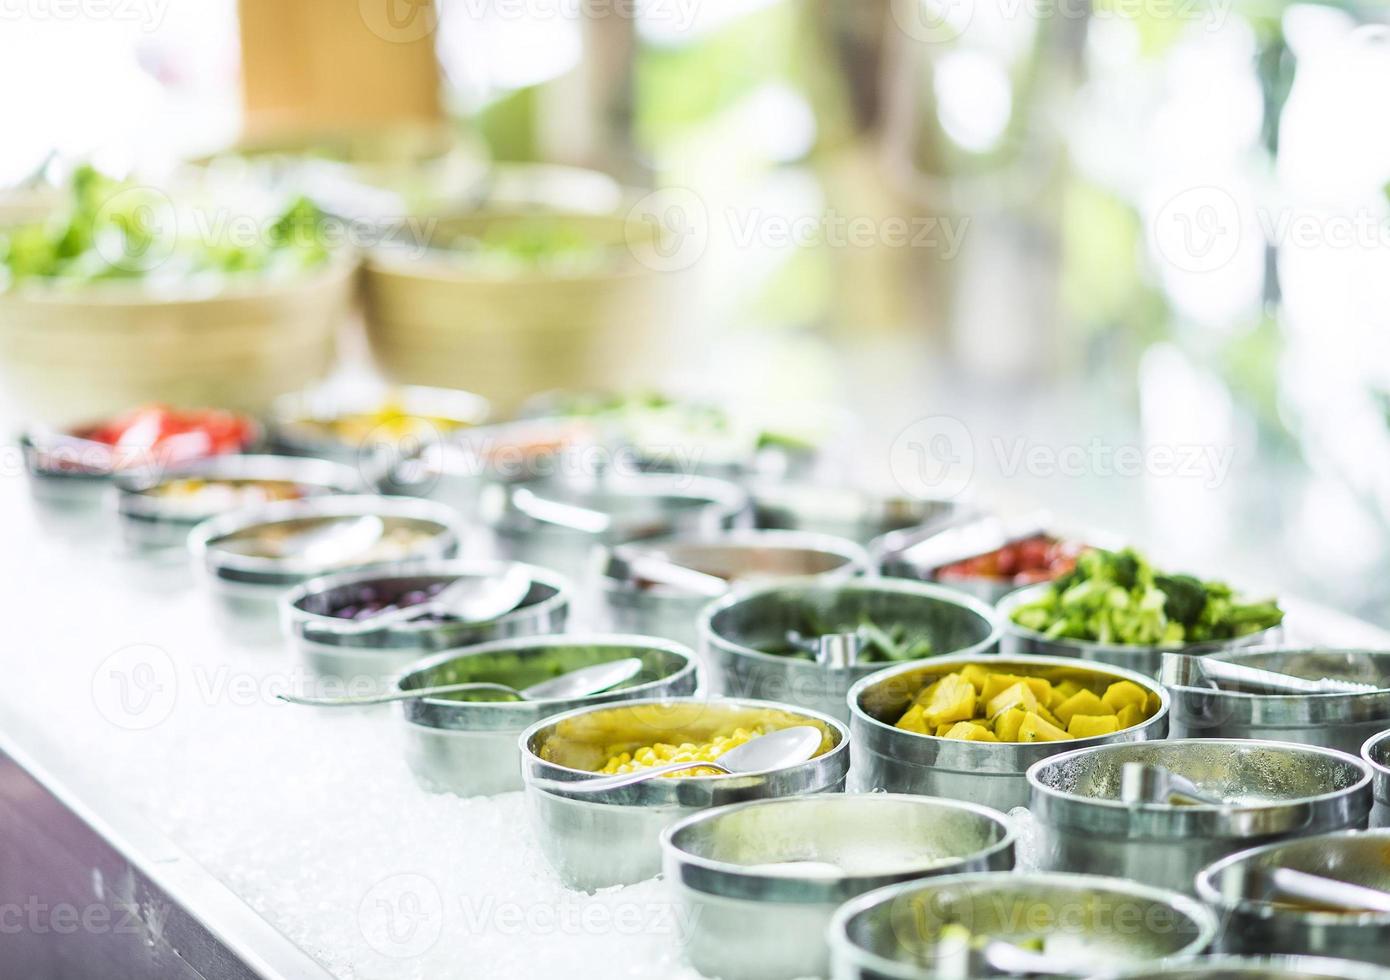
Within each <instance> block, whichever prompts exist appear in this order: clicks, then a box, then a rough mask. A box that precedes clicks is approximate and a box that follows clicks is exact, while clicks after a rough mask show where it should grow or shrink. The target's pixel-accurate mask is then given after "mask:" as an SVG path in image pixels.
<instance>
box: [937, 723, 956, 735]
mask: <svg viewBox="0 0 1390 980" xmlns="http://www.w3.org/2000/svg"><path fill="white" fill-rule="evenodd" d="M955 727H956V723H955V722H954V721H946V722H942V723H941V724H940V725H937V726H936V730H935V731H934V732H932V734H933V735H935V736H936V737H937V738H945V737H946V733H947V732H949V731H950V730H951V729H952V728H955Z"/></svg>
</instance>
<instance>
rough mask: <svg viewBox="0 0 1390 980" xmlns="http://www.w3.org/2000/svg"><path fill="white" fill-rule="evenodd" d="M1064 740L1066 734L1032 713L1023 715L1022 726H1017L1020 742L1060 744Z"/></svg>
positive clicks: (1066, 736)
mask: <svg viewBox="0 0 1390 980" xmlns="http://www.w3.org/2000/svg"><path fill="white" fill-rule="evenodd" d="M1066 738H1068V735H1067V733H1066V732H1064V731H1062V729H1060V728H1058V727H1057V726H1056V725H1054V724H1052V723H1051V722H1049V721H1047V720H1046V719H1044V718H1043V717H1042V716H1041V715H1039V714H1037V713H1035V712H1032V711H1029V712H1027V713H1025V714H1024V716H1023V724H1021V725H1019V726H1018V740H1019V741H1020V742H1060V741H1062V740H1064V739H1066Z"/></svg>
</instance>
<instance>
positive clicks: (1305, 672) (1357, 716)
mask: <svg viewBox="0 0 1390 980" xmlns="http://www.w3.org/2000/svg"><path fill="white" fill-rule="evenodd" d="M1209 656H1210V657H1211V658H1212V659H1214V660H1224V661H1228V662H1230V663H1236V664H1244V665H1246V666H1248V667H1259V668H1261V669H1263V670H1274V671H1279V672H1280V673H1284V674H1292V675H1294V676H1295V677H1303V678H1306V679H1308V680H1314V681H1316V680H1321V679H1323V678H1332V679H1335V680H1345V681H1358V682H1360V683H1365V684H1379V685H1382V686H1383V687H1385V690H1383V691H1379V692H1376V693H1371V694H1290V695H1254V694H1243V693H1239V692H1233V691H1214V690H1212V689H1211V688H1209V687H1186V686H1177V685H1171V684H1170V685H1168V692H1169V693H1170V694H1171V695H1172V696H1173V719H1172V726H1171V731H1172V736H1173V737H1174V738H1189V737H1190V738H1271V739H1278V740H1280V741H1283V742H1305V743H1307V744H1309V745H1325V746H1327V747H1328V748H1330V749H1340V750H1341V751H1343V752H1351V753H1353V754H1354V753H1356V752H1358V751H1360V749H1361V746H1362V744H1363V743H1364V742H1365V741H1366V739H1367V738H1369V737H1370V736H1372V735H1374V734H1375V733H1377V732H1380V731H1384V730H1385V729H1386V728H1390V651H1385V650H1301V649H1300V650H1289V649H1268V650H1266V649H1251V650H1230V651H1223V652H1221V653H1213V654H1209Z"/></svg>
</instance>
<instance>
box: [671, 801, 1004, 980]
mask: <svg viewBox="0 0 1390 980" xmlns="http://www.w3.org/2000/svg"><path fill="white" fill-rule="evenodd" d="M661 845H662V852H663V855H664V862H663V863H664V867H665V873H666V880H667V881H668V882H670V883H671V886H672V887H673V888H674V889H675V892H676V895H677V896H678V897H679V899H680V901H681V904H682V905H683V906H684V908H685V913H686V916H687V921H689V922H690V923H692V927H691V932H690V934H689V936H688V937H687V939H686V946H685V950H686V955H687V956H688V957H689V958H690V962H691V963H692V964H693V965H694V966H695V968H696V969H697V970H699V971H700V972H701V973H703V974H706V975H707V976H717V977H722V978H724V980H742V978H747V980H777V978H787V980H790V978H793V977H804V976H824V975H825V973H826V970H827V968H828V967H829V952H828V950H827V949H826V946H825V930H826V927H827V926H828V925H829V924H830V917H831V915H832V914H833V913H834V911H835V909H836V907H837V906H839V905H840V904H841V903H843V902H845V901H847V900H849V899H851V898H854V897H855V896H856V895H861V894H863V893H864V892H867V891H872V890H873V889H875V888H881V887H883V886H884V885H890V884H893V883H895V882H899V881H909V880H912V879H916V878H925V877H931V876H936V875H947V874H957V873H961V872H968V871H1007V870H1009V869H1011V868H1012V867H1013V864H1014V833H1013V829H1012V827H1011V826H1010V824H1009V822H1008V819H1007V818H1006V817H1005V816H1004V815H1003V814H1001V813H997V812H995V811H994V810H988V809H986V808H984V807H980V806H975V805H973V804H970V803H959V802H956V801H954V800H934V799H930V798H927V797H921V796H896V795H889V794H886V793H856V794H848V795H846V794H843V793H834V794H826V795H820V796H799V797H789V798H785V799H780V800H760V801H758V802H756V803H740V804H736V805H734V806H728V807H719V808H718V809H715V810H707V811H705V812H703V813H697V814H695V815H694V816H691V817H687V818H686V819H684V820H682V821H681V822H680V823H678V824H676V825H674V826H672V827H670V828H668V829H667V830H666V832H665V833H664V834H662V837H661ZM788 862H790V863H788ZM797 862H824V863H828V864H829V865H830V867H829V868H827V867H825V866H824V865H819V866H815V865H813V866H805V865H802V866H800V867H799V866H798V864H797ZM836 868H839V869H840V873H839V874H835V869H836Z"/></svg>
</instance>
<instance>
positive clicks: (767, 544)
mask: <svg viewBox="0 0 1390 980" xmlns="http://www.w3.org/2000/svg"><path fill="white" fill-rule="evenodd" d="M633 553H636V554H655V555H657V556H658V557H661V558H663V559H665V560H666V561H670V562H672V563H674V564H676V565H682V566H685V567H687V568H693V569H695V570H697V571H701V572H705V573H706V574H710V575H715V576H718V577H720V578H725V579H729V580H730V582H731V583H737V582H747V581H750V580H752V581H757V580H768V579H787V578H807V579H813V580H815V581H816V582H818V583H821V584H825V583H831V582H839V581H844V580H846V579H850V578H853V577H855V576H856V575H863V574H864V573H865V572H867V571H868V568H869V556H868V555H867V554H866V553H865V552H864V549H863V548H861V547H859V546H858V545H857V544H855V543H854V542H852V541H849V540H846V539H844V538H834V537H831V536H829V535H826V534H809V533H806V532H800V531H750V530H736V531H723V532H719V533H715V534H703V535H696V536H690V537H682V538H660V539H656V540H653V541H650V542H641V543H638V544H627V545H618V546H617V547H615V548H612V549H609V551H608V553H607V554H606V556H605V558H604V560H603V564H602V572H601V575H600V579H599V589H600V591H601V592H602V593H603V597H604V604H605V606H606V611H607V615H608V619H609V621H610V622H611V624H612V625H613V628H614V629H619V630H623V631H625V632H630V633H644V634H648V635H650V636H665V637H668V638H670V639H672V640H679V641H680V642H682V643H688V644H690V645H691V646H696V645H698V643H699V638H700V632H699V628H698V621H699V616H700V610H701V609H703V608H704V607H705V605H706V604H707V603H708V602H709V597H708V596H702V595H696V594H694V593H692V592H687V591H685V590H682V589H680V588H679V587H677V586H672V585H666V584H664V583H651V582H642V581H641V580H639V579H637V578H636V577H635V576H634V574H633V572H632V569H631V567H630V566H629V565H628V563H627V561H626V560H624V559H625V558H626V556H627V555H629V554H633Z"/></svg>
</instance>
